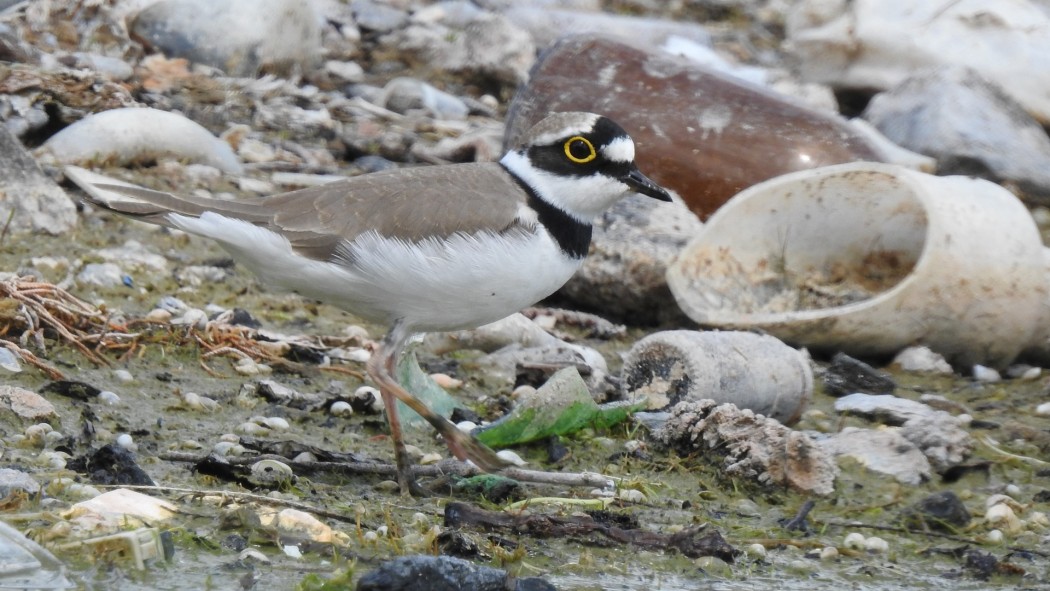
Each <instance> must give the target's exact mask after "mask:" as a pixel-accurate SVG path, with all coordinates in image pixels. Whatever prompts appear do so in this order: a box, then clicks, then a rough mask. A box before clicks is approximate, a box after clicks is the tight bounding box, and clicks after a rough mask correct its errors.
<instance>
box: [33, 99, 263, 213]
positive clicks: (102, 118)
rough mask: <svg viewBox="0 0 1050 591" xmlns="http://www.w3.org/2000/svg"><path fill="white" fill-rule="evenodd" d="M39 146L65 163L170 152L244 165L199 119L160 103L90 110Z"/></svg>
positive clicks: (225, 165)
mask: <svg viewBox="0 0 1050 591" xmlns="http://www.w3.org/2000/svg"><path fill="white" fill-rule="evenodd" d="M41 150H44V151H47V152H50V153H51V154H53V155H54V156H55V158H56V159H57V160H58V161H59V162H63V163H66V164H75V163H79V162H92V161H100V160H101V161H106V162H110V163H111V164H115V165H116V164H130V163H134V162H137V161H140V160H143V159H146V158H149V159H156V158H157V156H158V155H168V156H172V157H174V158H177V159H180V160H181V159H185V160H190V161H195V162H201V163H204V164H210V165H211V166H214V167H215V168H218V169H219V170H222V171H224V172H228V173H232V174H240V173H242V172H243V170H244V167H243V166H242V165H241V163H240V161H239V160H238V159H237V156H236V155H235V154H234V153H233V150H232V149H230V146H229V145H228V144H227V143H226V142H224V141H222V140H220V139H219V138H217V137H215V136H214V135H212V134H211V132H210V131H208V130H207V129H205V128H204V127H202V126H201V125H200V124H198V123H196V122H194V121H192V120H190V119H188V118H186V117H184V116H182V115H180V114H178V113H175V112H171V111H162V110H160V109H149V108H134V107H128V108H121V109H110V110H108V111H102V112H99V113H95V114H93V115H88V116H87V117H85V118H83V119H81V120H80V121H77V122H76V123H74V124H72V125H70V126H69V127H66V128H65V129H63V130H62V131H60V132H58V133H56V134H55V135H53V136H51V137H50V138H49V139H48V140H47V141H46V142H44V145H43V146H42V147H41ZM73 180H74V182H76V179H73ZM93 191H95V189H92V192H93ZM103 201H105V199H103Z"/></svg>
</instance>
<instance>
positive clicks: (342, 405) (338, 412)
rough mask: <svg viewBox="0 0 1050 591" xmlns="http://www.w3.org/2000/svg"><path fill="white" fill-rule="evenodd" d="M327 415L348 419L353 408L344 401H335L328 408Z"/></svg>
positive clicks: (352, 412)
mask: <svg viewBox="0 0 1050 591" xmlns="http://www.w3.org/2000/svg"><path fill="white" fill-rule="evenodd" d="M328 413H329V414H331V415H332V416H336V417H350V416H353V414H354V407H353V406H350V403H349V402H346V401H345V400H336V401H335V402H333V403H332V405H331V406H329V407H328Z"/></svg>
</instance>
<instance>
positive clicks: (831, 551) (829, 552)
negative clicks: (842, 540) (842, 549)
mask: <svg viewBox="0 0 1050 591" xmlns="http://www.w3.org/2000/svg"><path fill="white" fill-rule="evenodd" d="M838 557H839V549H838V548H836V547H834V546H825V547H823V548H821V549H820V559H821V560H835V559H836V558H838Z"/></svg>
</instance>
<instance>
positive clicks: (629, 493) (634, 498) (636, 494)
mask: <svg viewBox="0 0 1050 591" xmlns="http://www.w3.org/2000/svg"><path fill="white" fill-rule="evenodd" d="M616 496H617V498H619V499H620V500H621V501H626V502H628V503H644V502H646V501H647V500H648V498H647V497H646V496H645V493H643V492H642V491H640V490H636V489H633V488H626V489H621V490H620V491H618V492H617V494H616Z"/></svg>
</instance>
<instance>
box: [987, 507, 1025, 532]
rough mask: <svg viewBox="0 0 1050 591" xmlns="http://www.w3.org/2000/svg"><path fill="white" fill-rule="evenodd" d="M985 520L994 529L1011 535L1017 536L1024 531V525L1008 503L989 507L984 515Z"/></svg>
mask: <svg viewBox="0 0 1050 591" xmlns="http://www.w3.org/2000/svg"><path fill="white" fill-rule="evenodd" d="M984 519H985V521H987V522H988V524H989V525H991V526H992V527H995V528H996V529H1000V530H1005V531H1006V533H1009V534H1016V533H1018V532H1020V531H1021V530H1022V529H1024V525H1023V524H1022V523H1021V520H1020V519H1019V518H1018V517H1017V514H1016V513H1014V510H1013V509H1011V508H1010V505H1008V504H1006V503H999V504H996V505H992V506H991V507H989V508H988V510H987V511H985V513H984Z"/></svg>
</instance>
